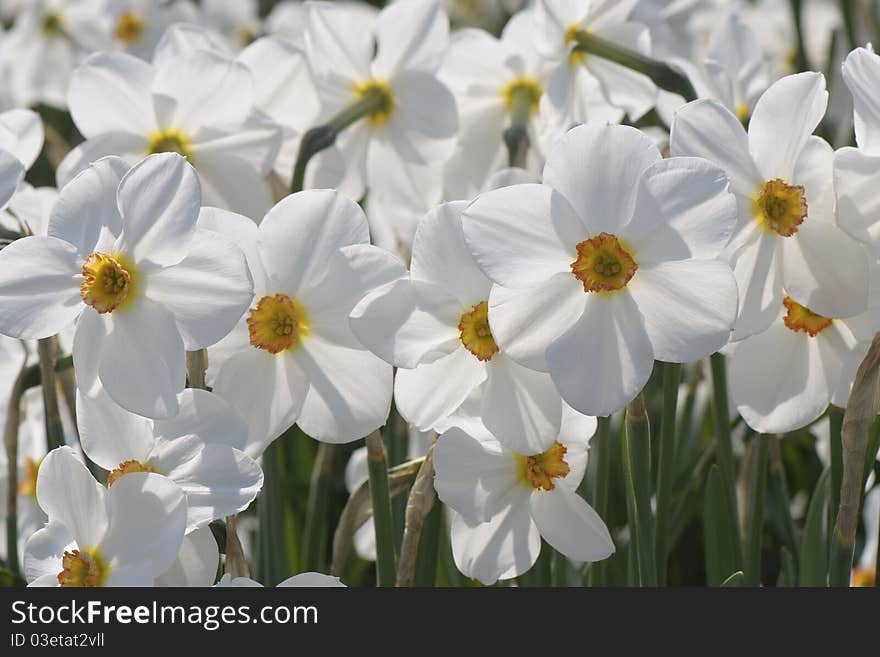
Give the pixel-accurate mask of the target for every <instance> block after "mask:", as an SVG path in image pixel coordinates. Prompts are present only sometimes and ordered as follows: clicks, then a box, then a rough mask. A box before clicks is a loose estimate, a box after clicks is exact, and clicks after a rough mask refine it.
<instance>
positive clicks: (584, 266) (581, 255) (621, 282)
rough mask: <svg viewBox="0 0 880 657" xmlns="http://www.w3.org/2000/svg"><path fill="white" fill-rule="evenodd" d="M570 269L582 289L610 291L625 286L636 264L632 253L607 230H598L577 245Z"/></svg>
mask: <svg viewBox="0 0 880 657" xmlns="http://www.w3.org/2000/svg"><path fill="white" fill-rule="evenodd" d="M577 253H578V257H577V259H576V260H575V261H574V262H573V263H571V272H572V273H573V274H574V276H575V278H577V279H578V280H579V281H580V282H581V283H583V285H584V292H597V293H600V294H602V293H610V292H617V291H619V290H622V289H623V288H625V287H626V286H627V284H628V283H629V282H630V280H631V279H632V277H633V276H635V273H636V270H638V268H639V266H638V265H637V264H636V261H635V258H633V256H632V253H630V251H629V249H627V248H626V247H625V246H624V245H623V244H622V243H621V241H620V240H619V239H618V238H617V237H615V236H614V235H611V234H609V233H599V234H598V235H596V236H595V237H591V238H590V239H587V240H584V241H583V242H581V243H580V244H578V245H577Z"/></svg>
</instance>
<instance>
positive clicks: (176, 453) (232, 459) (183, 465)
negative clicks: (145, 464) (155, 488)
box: [114, 436, 263, 532]
mask: <svg viewBox="0 0 880 657" xmlns="http://www.w3.org/2000/svg"><path fill="white" fill-rule="evenodd" d="M191 441H194V442H197V443H198V444H199V449H197V450H196V451H195V452H193V453H190V450H189V448H188V446H187V445H186V444H185V443H187V442H191ZM151 463H153V464H155V466H156V467H157V468H158V470H159V471H160V472H162V474H164V475H165V476H166V477H168V478H169V479H171V480H172V481H173V482H174V483H176V484H177V485H178V486H180V488H181V489H182V490H183V492H184V494H185V495H186V506H187V523H186V524H187V531H188V532H191V531H193V530H195V529H197V528H198V527H203V526H205V525H207V524H208V523H210V522H211V521H212V520H214V519H216V518H225V517H226V516H230V515H233V514H235V513H238V512H240V511H244V510H245V509H246V508H247V507H248V505H249V504H250V503H251V502H252V501H253V500H254V498H255V497H256V496H257V493H259V492H260V489H261V488H262V487H263V471H262V470H261V469H260V466H259V465H257V463H256V461H254V460H253V459H252V458H251V457H249V456H247V455H245V454H244V453H242V452H240V451H238V450H237V449H233V448H232V447H228V446H226V445H206V444H204V442H202V441H201V440H199V439H195V437H194V436H189V437H186V438H183V437H181V438H176V439H174V440H160V441H158V443H157V445H156V451H155V452H154V454H153V458H152V459H151ZM124 478H125V477H123V479H124ZM114 485H115V484H114Z"/></svg>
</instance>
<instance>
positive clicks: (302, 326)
mask: <svg viewBox="0 0 880 657" xmlns="http://www.w3.org/2000/svg"><path fill="white" fill-rule="evenodd" d="M247 325H248V332H249V333H250V339H251V344H252V345H253V346H255V347H256V348H257V349H264V350H266V351H268V352H269V353H270V354H280V353H281V352H282V351H284V350H286V349H296V348H297V347H298V346H299V344H300V342H302V339H303V337H305V336H306V335H308V333H309V322H308V317H307V316H306V312H305V309H304V308H303V307H302V306H301V305H300V304H299V303H298V302H297V301H295V300H293V299H291V298H290V297H289V296H287V295H286V294H275V295H272V296H265V297H263V298H262V299H260V301H259V302H258V303H257V305H256V306H254V307H253V308H251V310H250V315H249V316H248V318H247Z"/></svg>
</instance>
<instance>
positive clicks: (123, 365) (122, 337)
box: [98, 298, 186, 418]
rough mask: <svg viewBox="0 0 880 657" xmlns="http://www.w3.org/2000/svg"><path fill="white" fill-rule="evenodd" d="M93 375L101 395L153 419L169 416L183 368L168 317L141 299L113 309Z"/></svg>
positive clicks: (178, 341) (174, 327)
mask: <svg viewBox="0 0 880 657" xmlns="http://www.w3.org/2000/svg"><path fill="white" fill-rule="evenodd" d="M98 376H99V377H100V379H101V383H102V384H103V385H104V388H105V389H106V391H107V394H108V395H110V397H112V398H113V400H114V401H116V403H117V404H119V405H120V406H122V407H123V408H126V409H128V410H130V411H132V412H133V413H137V414H139V415H145V416H147V417H154V418H165V417H170V416H172V415H175V414H176V413H177V410H178V404H177V393H178V392H180V391H181V390H183V386H184V384H185V382H186V370H185V367H184V348H183V339H182V338H181V337H180V332H179V331H178V330H177V325H176V324H175V322H174V316H173V315H172V314H171V313H170V312H169V311H168V310H167V309H166V308H165V307H164V306H162V305H161V304H158V303H156V302H155V301H151V300H150V299H147V298H140V299H135V300H134V302H133V303H132V304H131V306H130V307H127V308H124V309H122V311H121V312H120V311H119V310H116V311H114V312H113V324H112V326H111V328H110V332H109V333H108V334H107V337H106V339H105V340H104V344H103V345H102V350H101V362H100V364H99V365H98Z"/></svg>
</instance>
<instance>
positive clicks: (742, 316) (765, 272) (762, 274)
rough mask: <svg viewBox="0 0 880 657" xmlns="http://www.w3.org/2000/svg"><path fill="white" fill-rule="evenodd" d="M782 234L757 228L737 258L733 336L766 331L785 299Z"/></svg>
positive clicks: (742, 336)
mask: <svg viewBox="0 0 880 657" xmlns="http://www.w3.org/2000/svg"><path fill="white" fill-rule="evenodd" d="M779 247H780V244H779V238H778V237H776V236H775V235H772V236H771V235H768V234H767V233H765V232H764V231H762V230H760V229H758V228H755V229H754V232H753V236H752V238H751V242H750V243H749V244H747V245H746V246H744V247H743V248H742V249H741V250H740V251H739V253H737V255H736V257H735V258H734V260H733V262H732V264H733V275H734V276H736V284H737V287H738V288H739V317H738V318H737V320H736V327H735V329H736V330H735V332H734V336H733V338H734V340H740V339H742V338H744V337H746V336H749V335H752V334H754V333H757V332H759V331H763V330H764V329H765V328H767V327H768V326H769V325H770V322H772V321H773V319H774V318H775V317H776V314H777V313H778V312H779V304H780V303H782V257H781V255H782V254H781V249H780V248H779Z"/></svg>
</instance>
